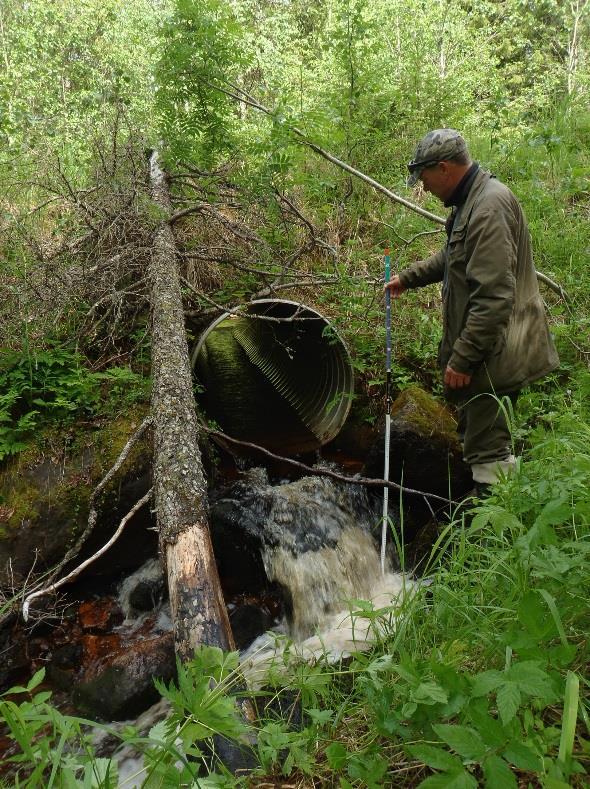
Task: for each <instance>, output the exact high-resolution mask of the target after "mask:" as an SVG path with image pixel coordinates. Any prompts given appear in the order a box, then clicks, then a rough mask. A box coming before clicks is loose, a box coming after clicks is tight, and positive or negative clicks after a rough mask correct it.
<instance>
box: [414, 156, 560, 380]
mask: <svg viewBox="0 0 590 789" xmlns="http://www.w3.org/2000/svg"><path fill="white" fill-rule="evenodd" d="M399 277H400V281H401V284H402V285H403V286H404V287H406V288H419V287H422V286H423V285H428V284H430V283H432V282H443V283H444V284H443V294H442V295H443V339H442V342H441V347H440V354H439V361H440V364H441V367H442V368H443V369H444V368H445V367H446V366H447V365H449V366H450V367H452V369H453V370H455V371H456V372H460V373H466V374H469V375H471V376H472V382H471V385H470V386H469V387H468V388H467V389H465V390H463V393H464V394H465V395H470V394H476V393H478V392H483V391H490V390H491V391H496V392H499V393H501V392H510V391H514V390H517V389H520V388H521V387H523V386H525V385H526V384H528V383H530V382H531V381H534V380H536V379H537V378H541V377H542V376H544V375H546V374H547V373H549V372H550V371H551V370H554V369H555V368H556V367H557V366H558V364H559V358H558V356H557V352H556V350H555V346H554V345H553V340H552V339H551V335H550V333H549V327H548V325H547V319H546V316H545V310H544V307H543V302H542V300H541V297H540V295H539V286H538V283H537V276H536V272H535V268H534V265H533V258H532V254H531V243H530V236H529V231H528V227H527V224H526V220H525V217H524V214H523V212H522V209H521V207H520V204H519V203H518V201H517V199H516V198H515V196H514V195H513V194H512V192H511V191H510V189H508V187H506V186H504V184H502V183H500V181H498V180H496V179H495V178H494V177H493V176H491V175H490V174H489V173H487V172H485V171H483V170H480V171H479V172H478V173H477V175H476V176H475V179H474V181H473V184H472V186H471V189H470V190H469V194H468V195H467V200H466V201H465V203H464V204H463V206H461V208H460V209H458V212H457V216H456V218H455V223H454V226H453V230H452V232H451V235H450V238H449V240H448V243H447V245H446V247H445V248H444V249H442V250H441V251H440V252H437V253H436V254H435V255H433V256H432V257H430V258H428V259H427V260H422V261H419V262H417V263H414V264H413V265H412V266H410V268H407V269H405V270H404V271H402V272H400V275H399Z"/></svg>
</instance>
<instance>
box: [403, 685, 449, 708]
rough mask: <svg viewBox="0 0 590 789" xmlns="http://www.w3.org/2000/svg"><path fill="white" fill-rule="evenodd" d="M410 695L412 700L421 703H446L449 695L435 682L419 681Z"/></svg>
mask: <svg viewBox="0 0 590 789" xmlns="http://www.w3.org/2000/svg"><path fill="white" fill-rule="evenodd" d="M411 696H412V698H413V700H414V701H417V702H418V703H421V704H439V703H440V704H446V703H447V701H448V699H449V697H448V694H447V692H446V691H445V690H444V688H442V687H441V686H440V685H439V684H438V683H437V682H432V681H427V682H421V683H420V684H419V685H418V687H417V688H415V689H414V690H413V691H412V693H411Z"/></svg>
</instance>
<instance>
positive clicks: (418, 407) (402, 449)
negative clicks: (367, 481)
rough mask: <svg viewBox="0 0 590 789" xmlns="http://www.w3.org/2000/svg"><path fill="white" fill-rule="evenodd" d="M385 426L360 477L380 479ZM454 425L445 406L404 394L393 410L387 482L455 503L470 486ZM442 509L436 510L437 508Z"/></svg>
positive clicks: (411, 391)
mask: <svg viewBox="0 0 590 789" xmlns="http://www.w3.org/2000/svg"><path fill="white" fill-rule="evenodd" d="M384 421H385V420H383V424H382V425H381V430H380V431H379V438H378V440H377V441H376V443H375V444H374V446H373V448H372V449H371V452H370V453H369V456H368V458H367V462H366V464H365V467H364V469H363V474H364V475H365V476H368V477H378V478H380V477H383V465H384V463H383V458H384V439H383V436H384V434H385V427H384ZM456 427H457V426H456V422H455V420H454V418H453V416H452V415H451V413H450V412H449V411H448V410H447V408H445V406H444V405H443V404H442V403H440V402H438V401H437V400H435V398H434V397H432V395H429V394H428V393H427V392H425V391H423V390H422V389H419V388H418V387H409V388H408V389H405V390H404V391H403V392H402V393H401V394H400V396H399V397H398V398H397V400H396V401H395V402H394V404H393V406H392V408H391V445H390V455H389V464H390V479H391V480H392V481H395V482H399V483H402V484H403V485H404V486H406V487H409V488H414V489H415V490H421V491H425V492H427V493H434V494H437V495H439V496H443V497H448V496H449V491H450V493H451V498H458V497H460V496H461V495H462V494H463V493H465V492H466V491H468V490H469V489H470V488H471V487H472V486H473V482H472V480H471V474H470V471H469V467H468V466H467V465H466V464H465V463H464V462H463V458H462V453H461V445H460V443H459V438H458V436H457V432H456ZM435 506H440V505H435Z"/></svg>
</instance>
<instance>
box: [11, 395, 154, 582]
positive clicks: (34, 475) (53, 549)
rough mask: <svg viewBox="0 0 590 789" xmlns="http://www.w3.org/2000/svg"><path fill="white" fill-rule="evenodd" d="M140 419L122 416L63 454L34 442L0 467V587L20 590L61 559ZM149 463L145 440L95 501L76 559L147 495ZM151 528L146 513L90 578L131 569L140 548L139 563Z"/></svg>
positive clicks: (138, 413)
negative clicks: (93, 522) (92, 522)
mask: <svg viewBox="0 0 590 789" xmlns="http://www.w3.org/2000/svg"><path fill="white" fill-rule="evenodd" d="M144 416H145V408H143V407H141V408H140V407H137V408H136V409H135V410H134V411H133V412H131V413H129V414H127V415H125V416H124V417H120V418H119V419H116V420H112V421H111V422H110V423H108V424H106V425H103V426H102V427H95V428H94V429H93V430H92V431H88V430H86V432H84V433H80V434H78V436H77V438H76V440H75V442H74V443H73V444H72V447H71V448H69V449H67V450H66V449H65V448H64V441H63V438H62V439H61V449H58V447H59V446H60V445H59V443H58V440H57V438H55V437H54V439H53V441H52V440H50V438H47V440H46V445H45V446H43V445H42V441H41V439H40V441H39V443H38V446H37V447H35V448H31V449H29V450H27V451H25V452H23V453H21V454H20V455H19V456H17V457H16V458H14V459H12V460H11V461H9V462H8V463H6V464H5V465H4V468H3V469H2V470H1V471H0V505H1V506H0V584H1V583H5V582H9V583H11V584H12V583H16V584H18V583H20V582H22V580H24V578H26V576H27V574H28V573H29V572H31V571H32V572H33V573H34V574H37V573H41V572H43V571H45V570H46V569H48V568H49V567H51V566H53V565H55V564H56V563H58V562H59V561H60V559H62V558H63V556H64V555H65V553H66V551H67V550H68V548H70V547H71V545H72V544H73V543H74V542H75V541H76V539H77V538H78V536H79V535H80V534H81V533H82V532H83V531H84V529H85V528H86V524H87V519H88V509H89V499H90V496H91V495H92V492H93V490H94V488H95V487H96V485H97V484H98V482H99V481H100V480H101V479H102V478H103V476H104V475H105V474H106V472H107V471H108V470H109V469H110V468H111V466H112V465H113V464H114V462H115V461H116V459H117V457H118V456H119V454H120V452H121V450H122V448H123V446H124V445H125V443H126V442H127V440H128V439H129V437H130V436H131V435H132V434H133V432H134V431H135V429H136V428H137V427H138V425H139V424H140V422H141V421H142V419H143V418H144ZM150 464H151V447H150V444H149V441H148V439H147V438H146V436H145V435H144V437H143V439H142V440H141V441H139V442H138V443H137V445H136V446H135V447H134V448H133V450H132V451H131V454H130V456H129V458H128V459H127V461H126V462H125V464H124V465H123V468H122V469H121V470H120V472H119V473H118V474H117V475H115V477H114V478H113V480H111V482H110V484H109V485H108V486H107V487H106V489H105V490H104V491H103V493H102V495H101V497H100V501H98V502H97V507H98V512H99V518H98V521H97V527H96V529H95V533H94V534H93V535H91V537H90V539H89V540H88V542H87V545H86V546H85V554H83V555H82V556H81V558H84V555H90V554H91V553H92V552H93V551H95V550H96V549H97V548H98V547H99V546H100V545H102V544H103V543H104V542H106V540H107V539H108V537H109V536H110V534H112V532H113V530H114V528H115V527H116V525H117V524H118V523H119V521H120V519H121V517H123V515H124V514H125V513H127V512H128V511H129V509H130V508H131V507H132V506H133V504H134V503H135V502H136V501H137V499H138V498H140V497H141V496H142V495H143V494H144V493H145V492H146V490H147V489H148V488H149V485H150V480H149V469H150ZM151 524H152V518H151V515H150V511H149V508H148V507H144V508H142V510H141V511H140V512H138V513H137V515H136V516H135V517H134V518H133V521H132V523H130V524H129V528H128V533H127V534H125V533H124V535H123V538H122V539H121V541H120V542H119V543H118V545H117V550H116V551H115V552H109V556H108V561H107V562H106V564H105V562H104V561H103V564H102V566H101V565H100V564H97V565H93V566H91V568H90V573H91V574H92V573H98V572H105V571H107V570H108V572H109V573H115V572H116V571H118V570H119V571H120V570H123V569H126V568H127V567H129V566H137V564H138V563H140V562H141V560H142V556H143V552H144V549H145V554H146V555H145V558H147V556H148V555H149V554H150V553H152V554H153V552H154V548H155V543H156V539H155V535H152V534H151V533H149V532H147V533H146V531H145V529H146V527H147V526H148V525H151ZM126 531H127V530H126ZM134 531H135V535H134V536H133V535H132V533H133V532H134ZM138 534H142V535H143V539H140V538H138Z"/></svg>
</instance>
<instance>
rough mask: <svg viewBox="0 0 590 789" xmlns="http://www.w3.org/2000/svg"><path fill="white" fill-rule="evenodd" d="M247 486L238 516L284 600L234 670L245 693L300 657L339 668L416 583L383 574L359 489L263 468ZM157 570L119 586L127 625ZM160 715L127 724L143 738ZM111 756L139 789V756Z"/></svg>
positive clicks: (155, 565) (388, 623)
mask: <svg viewBox="0 0 590 789" xmlns="http://www.w3.org/2000/svg"><path fill="white" fill-rule="evenodd" d="M248 485H249V487H248V489H247V490H248V496H247V497H246V498H247V501H246V503H245V506H246V507H247V510H246V509H244V510H243V511H246V512H247V514H248V518H249V522H251V523H254V526H253V527H252V528H253V529H255V530H257V533H258V534H259V535H261V539H260V545H261V552H262V558H263V563H264V568H265V571H266V574H267V577H268V580H269V581H274V582H276V583H277V584H279V585H280V586H281V587H282V588H283V589H284V591H285V597H286V599H287V601H288V606H287V608H288V616H287V617H285V619H284V621H283V622H282V623H281V625H280V626H279V627H278V628H276V629H275V630H274V631H272V632H269V633H267V634H264V635H262V636H260V637H259V638H258V639H256V640H255V641H254V643H253V644H252V645H251V646H250V647H249V648H248V649H247V650H246V651H245V652H244V653H243V654H242V659H241V670H242V673H243V676H244V679H245V680H246V683H247V684H248V686H249V687H250V688H252V689H255V688H258V687H261V686H263V685H264V684H265V682H266V680H267V678H268V674H269V672H270V671H272V672H273V674H275V675H276V673H277V672H279V673H281V674H287V673H288V670H289V667H290V666H292V665H293V664H295V663H297V662H300V661H302V660H303V661H308V662H317V661H327V662H337V661H338V660H340V659H341V658H343V657H346V656H349V655H351V654H353V653H354V652H358V651H362V650H365V649H368V648H369V647H370V646H371V644H372V643H373V642H374V641H375V639H377V638H381V637H382V636H383V635H384V634H385V633H391V632H392V631H393V630H395V627H396V623H397V618H398V616H399V615H400V614H399V611H400V606H401V604H402V602H403V600H404V599H406V597H407V595H408V594H411V593H412V589H413V588H414V583H413V582H412V581H411V580H410V579H409V578H407V577H406V576H404V575H401V574H399V573H392V572H390V571H388V572H387V573H386V574H385V575H383V574H382V572H381V565H380V557H379V553H378V550H377V545H376V542H375V540H374V537H373V536H372V534H371V530H372V527H373V526H374V525H375V519H376V520H377V522H378V521H379V517H378V516H377V518H376V516H375V513H374V511H373V510H372V508H371V507H370V505H369V502H368V500H367V498H366V495H365V494H364V492H362V491H358V489H357V490H353V491H351V489H350V487H349V488H342V487H341V486H339V485H337V484H335V483H333V482H331V481H330V480H327V479H321V478H318V477H313V478H305V479H303V480H298V481H297V482H292V483H285V484H283V485H278V486H272V485H270V484H269V482H268V478H267V477H266V474H265V473H264V472H262V470H255V471H254V472H251V473H250V474H249V480H248ZM240 506H243V505H242V504H240ZM388 570H389V568H388ZM161 572H162V571H161V568H160V564H159V562H157V561H156V560H154V561H153V562H150V563H148V564H147V565H144V567H143V568H141V569H140V570H139V571H138V572H137V573H135V574H134V578H133V579H132V580H130V579H128V581H126V582H125V583H124V584H123V585H122V588H121V595H120V599H121V604H122V606H123V609H124V611H125V615H126V618H127V624H131V622H132V621H133V616H134V615H137V611H135V610H134V606H133V605H132V602H131V597H130V595H131V591H132V589H133V588H134V586H136V585H137V583H138V581H139V582H142V583H143V582H146V583H148V584H149V583H152V584H155V585H156V586H157V584H156V582H157V579H158V577H159V574H160V575H161ZM362 601H365V602H362ZM367 601H369V602H367ZM158 610H159V616H160V617H162V618H163V622H162V623H161V626H162V625H163V626H164V628H166V627H167V626H169V624H171V623H169V621H168V620H167V612H166V609H165V608H164V607H163V606H160V607H159V609H158ZM142 616H144V615H142ZM167 713H168V705H167V703H166V702H163V701H160V702H158V704H156V705H154V707H152V708H150V710H147V711H146V712H145V713H143V715H142V716H140V719H139V720H138V721H137V722H136V723H135V724H134V725H136V726H139V727H140V728H141V729H142V730H143V731H144V732H146V733H147V731H148V730H149V728H150V727H151V726H152V725H153V724H154V723H155V722H156V721H157V720H161V719H162V718H163V717H165V716H166V715H167ZM114 758H116V760H117V762H118V767H119V786H120V787H125V789H134V787H139V786H141V784H142V781H143V780H145V776H146V774H145V771H144V769H143V761H142V758H141V756H140V755H139V754H138V753H137V752H135V751H134V750H133V749H132V748H130V747H127V746H125V747H123V748H122V749H120V750H119V752H118V753H117V754H116V755H115V757H114Z"/></svg>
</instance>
